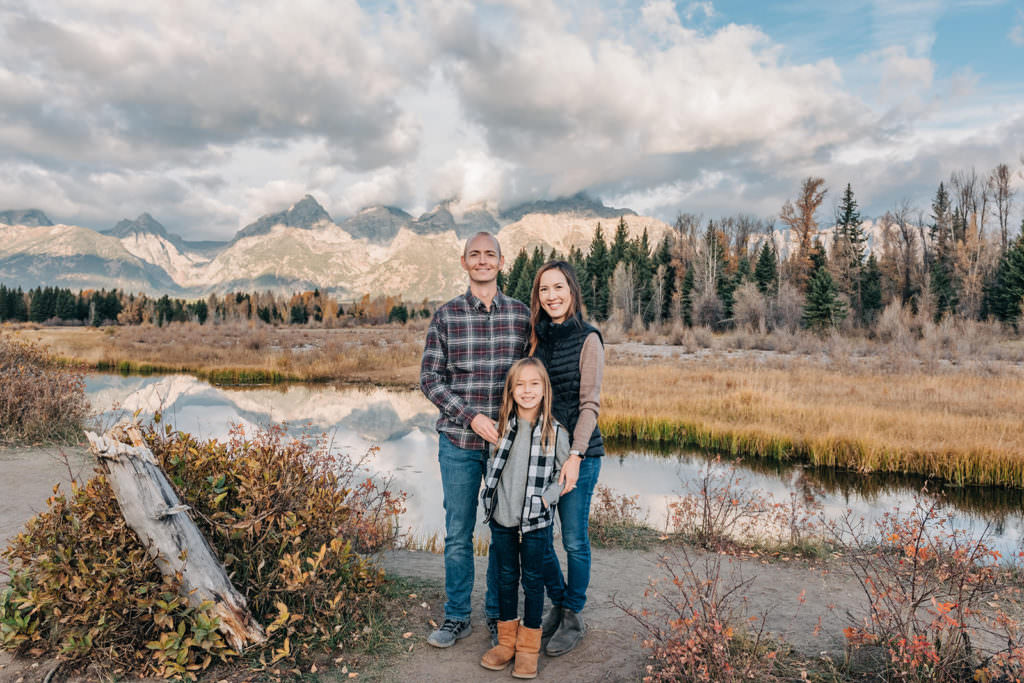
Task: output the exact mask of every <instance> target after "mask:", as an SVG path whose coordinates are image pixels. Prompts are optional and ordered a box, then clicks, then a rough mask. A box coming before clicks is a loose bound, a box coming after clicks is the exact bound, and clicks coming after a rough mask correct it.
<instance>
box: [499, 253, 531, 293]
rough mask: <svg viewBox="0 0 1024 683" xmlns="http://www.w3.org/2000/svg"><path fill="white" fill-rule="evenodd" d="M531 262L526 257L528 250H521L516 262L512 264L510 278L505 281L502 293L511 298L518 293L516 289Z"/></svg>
mask: <svg viewBox="0 0 1024 683" xmlns="http://www.w3.org/2000/svg"><path fill="white" fill-rule="evenodd" d="M529 262H530V257H529V256H527V255H526V248H525V247H524V248H522V249H520V250H519V254H518V255H516V260H515V261H513V262H512V268H511V269H510V270H509V272H508V277H507V278H506V280H505V286H504V287H502V288H501V291H502V292H504V293H505V294H507V295H509V296H513V292H515V291H516V287H518V286H519V280H521V279H522V277H523V271H524V270H526V266H527V264H528V263H529Z"/></svg>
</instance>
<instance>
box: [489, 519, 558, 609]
mask: <svg viewBox="0 0 1024 683" xmlns="http://www.w3.org/2000/svg"><path fill="white" fill-rule="evenodd" d="M551 548H552V545H551V526H550V525H549V526H546V527H544V528H543V529H534V530H532V531H527V532H526V533H524V534H520V533H519V528H518V527H507V526H501V525H500V524H498V523H497V522H495V521H494V520H491V556H492V557H494V558H495V563H496V565H495V566H496V569H497V574H498V606H499V610H498V612H499V618H500V619H501V620H502V621H510V620H512V619H515V618H516V617H518V616H519V581H520V574H521V576H522V584H523V626H525V627H526V628H540V621H541V616H542V615H543V612H544V565H545V563H546V561H547V554H548V551H549V550H550V549H551Z"/></svg>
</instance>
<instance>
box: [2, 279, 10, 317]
mask: <svg viewBox="0 0 1024 683" xmlns="http://www.w3.org/2000/svg"><path fill="white" fill-rule="evenodd" d="M10 315H11V314H10V304H8V303H7V287H5V286H4V284H3V283H2V282H0V323H2V322H3V321H5V320H7V318H9V317H10Z"/></svg>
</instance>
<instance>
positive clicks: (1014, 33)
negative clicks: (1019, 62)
mask: <svg viewBox="0 0 1024 683" xmlns="http://www.w3.org/2000/svg"><path fill="white" fill-rule="evenodd" d="M1009 38H1010V42H1011V43H1013V44H1014V45H1017V46H1018V47H1024V11H1021V10H1017V21H1015V22H1014V24H1013V28H1011V29H1010V33H1009Z"/></svg>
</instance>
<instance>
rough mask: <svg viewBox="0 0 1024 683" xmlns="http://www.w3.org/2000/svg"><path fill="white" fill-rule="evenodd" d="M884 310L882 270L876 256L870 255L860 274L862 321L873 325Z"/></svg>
mask: <svg viewBox="0 0 1024 683" xmlns="http://www.w3.org/2000/svg"><path fill="white" fill-rule="evenodd" d="M881 310H882V269H881V268H879V267H878V259H876V258H875V255H874V254H870V255H868V262H867V264H866V265H865V266H864V270H863V271H861V274H860V321H861V323H862V324H864V325H871V324H872V323H874V322H875V317H877V316H878V314H879V312H881Z"/></svg>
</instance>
